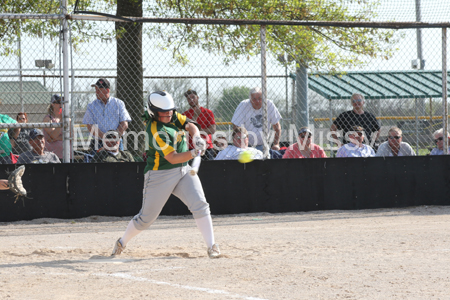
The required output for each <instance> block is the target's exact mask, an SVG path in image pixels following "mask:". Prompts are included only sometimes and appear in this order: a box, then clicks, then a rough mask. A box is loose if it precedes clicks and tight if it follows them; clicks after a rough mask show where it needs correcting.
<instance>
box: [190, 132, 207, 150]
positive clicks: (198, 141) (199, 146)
mask: <svg viewBox="0 0 450 300" xmlns="http://www.w3.org/2000/svg"><path fill="white" fill-rule="evenodd" d="M193 143H194V148H195V151H201V152H202V153H201V155H204V154H205V151H206V142H205V140H204V139H202V138H201V137H200V136H198V135H196V136H194V139H193Z"/></svg>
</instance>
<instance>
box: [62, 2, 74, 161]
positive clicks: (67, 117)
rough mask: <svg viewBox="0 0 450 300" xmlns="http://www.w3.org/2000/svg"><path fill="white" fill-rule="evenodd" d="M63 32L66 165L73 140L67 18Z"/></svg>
mask: <svg viewBox="0 0 450 300" xmlns="http://www.w3.org/2000/svg"><path fill="white" fill-rule="evenodd" d="M67 7H68V0H63V6H62V14H63V15H67ZM62 25H63V32H62V35H63V36H62V40H63V84H64V88H63V93H64V116H63V120H64V124H63V136H64V138H63V141H64V144H63V160H64V162H65V163H68V162H70V154H71V153H72V149H71V138H70V108H71V100H70V96H69V42H68V32H69V26H68V24H67V18H64V19H62Z"/></svg>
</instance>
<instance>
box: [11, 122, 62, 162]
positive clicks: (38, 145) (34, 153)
mask: <svg viewBox="0 0 450 300" xmlns="http://www.w3.org/2000/svg"><path fill="white" fill-rule="evenodd" d="M29 139H30V140H29V143H30V145H31V147H32V148H33V150H30V151H27V152H24V153H22V154H20V156H19V159H18V160H17V163H18V164H48V163H61V161H60V160H59V158H58V156H57V155H56V154H55V153H53V152H48V151H45V150H44V149H45V139H44V133H43V132H42V130H40V129H36V128H34V129H32V130H31V131H30V138H29Z"/></svg>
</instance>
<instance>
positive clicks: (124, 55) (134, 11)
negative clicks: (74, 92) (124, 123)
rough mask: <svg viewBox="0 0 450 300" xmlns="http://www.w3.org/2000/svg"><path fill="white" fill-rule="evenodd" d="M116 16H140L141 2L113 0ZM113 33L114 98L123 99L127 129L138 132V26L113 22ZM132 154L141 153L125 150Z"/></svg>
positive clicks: (140, 71)
mask: <svg viewBox="0 0 450 300" xmlns="http://www.w3.org/2000/svg"><path fill="white" fill-rule="evenodd" d="M116 15H117V16H119V17H123V16H128V17H142V0H117V14H116ZM116 32H117V86H116V87H117V92H116V96H117V98H119V99H123V101H124V102H125V105H126V106H127V108H128V112H129V113H130V116H131V119H132V120H133V121H132V122H130V124H129V127H128V128H129V129H128V130H130V131H132V132H135V133H139V132H141V131H142V130H143V129H144V124H143V123H142V121H141V115H142V114H143V113H144V109H143V107H142V103H143V97H144V95H143V85H144V81H143V80H144V78H143V76H144V72H143V69H142V23H128V22H116ZM140 139H141V140H140V141H139V142H138V144H139V145H141V146H142V147H143V145H145V142H144V137H143V136H140ZM129 150H131V151H135V153H133V154H135V155H139V153H142V151H143V148H141V149H133V150H132V149H129Z"/></svg>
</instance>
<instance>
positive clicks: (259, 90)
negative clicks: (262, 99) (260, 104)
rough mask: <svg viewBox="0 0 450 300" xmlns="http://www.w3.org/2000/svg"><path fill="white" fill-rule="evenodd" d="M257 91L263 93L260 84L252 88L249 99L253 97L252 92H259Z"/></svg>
mask: <svg viewBox="0 0 450 300" xmlns="http://www.w3.org/2000/svg"><path fill="white" fill-rule="evenodd" d="M257 93H258V94H259V93H261V94H262V91H261V88H260V87H259V86H256V87H254V88H252V89H251V90H250V95H249V99H251V98H252V94H257Z"/></svg>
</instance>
